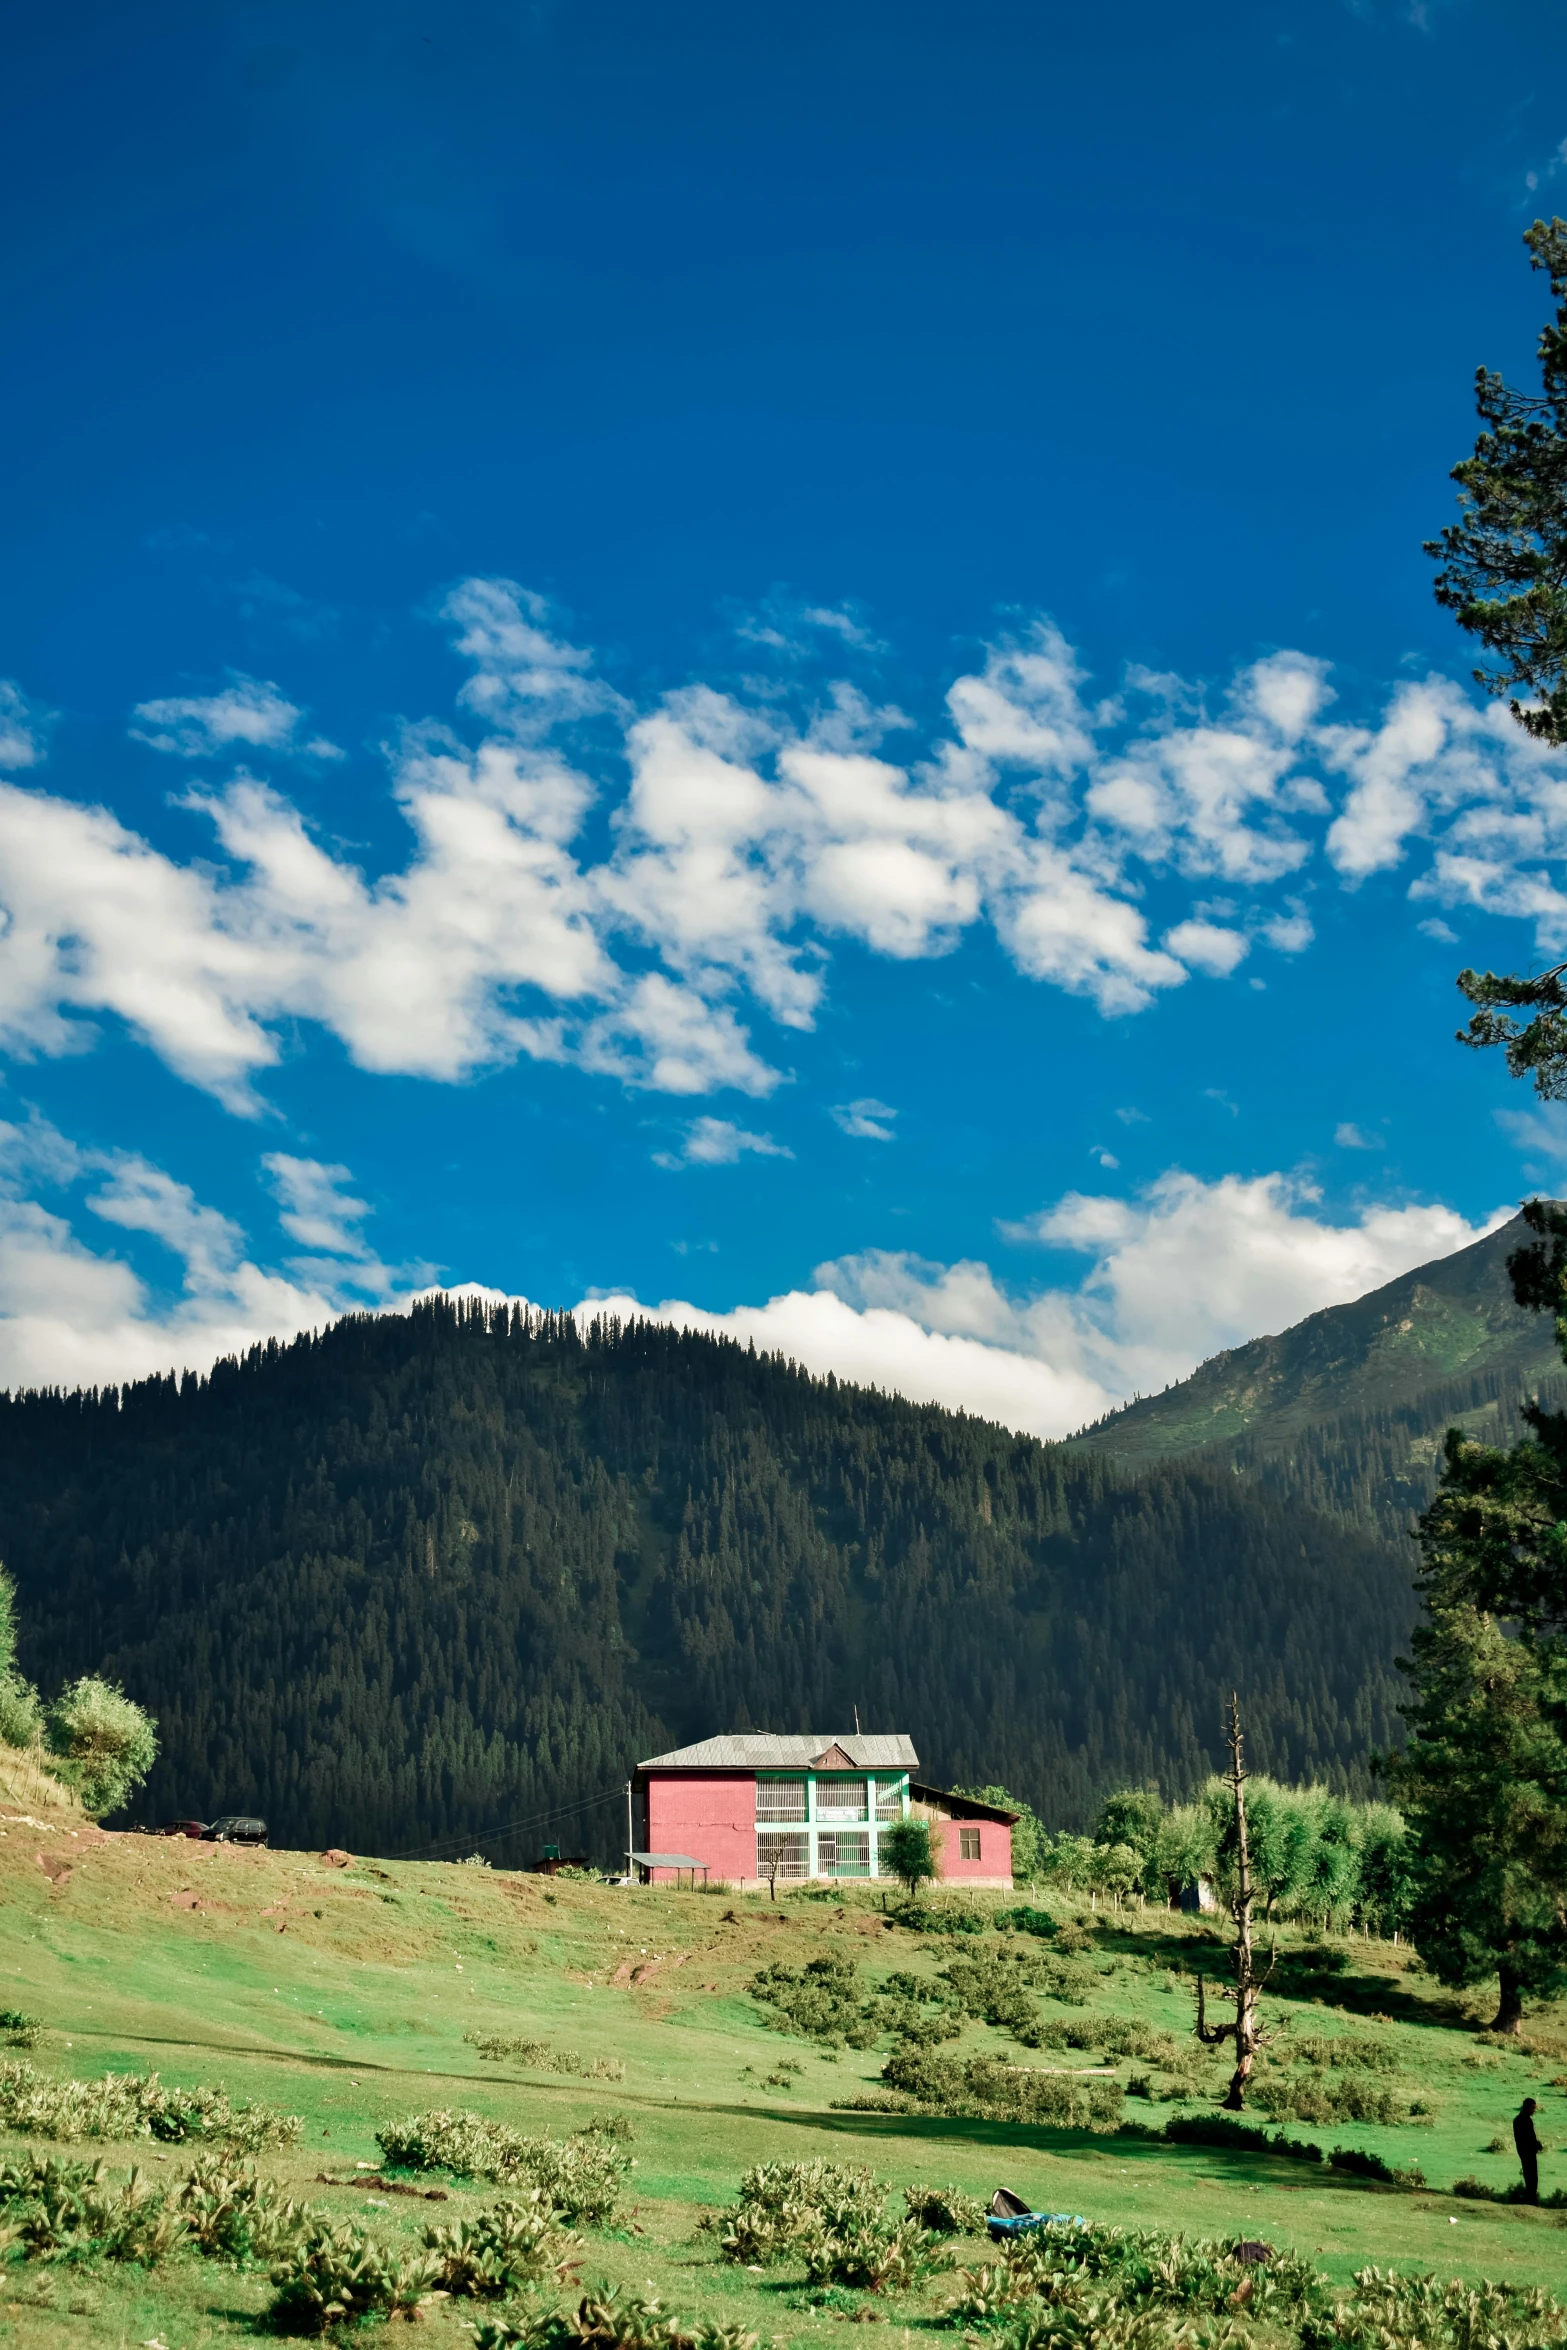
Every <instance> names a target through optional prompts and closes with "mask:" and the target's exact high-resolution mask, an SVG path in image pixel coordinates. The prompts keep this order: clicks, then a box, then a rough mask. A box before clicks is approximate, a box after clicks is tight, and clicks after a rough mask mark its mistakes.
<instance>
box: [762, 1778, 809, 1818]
mask: <svg viewBox="0 0 1567 2350" xmlns="http://www.w3.org/2000/svg"><path fill="white" fill-rule="evenodd" d="M756 1816H757V1818H758V1819H759V1820H803V1819H804V1817H805V1781H804V1780H803V1779H758V1780H757V1782H756Z"/></svg>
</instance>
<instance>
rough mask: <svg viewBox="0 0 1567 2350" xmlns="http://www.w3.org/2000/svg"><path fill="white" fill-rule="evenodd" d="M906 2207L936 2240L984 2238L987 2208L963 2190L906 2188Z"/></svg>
mask: <svg viewBox="0 0 1567 2350" xmlns="http://www.w3.org/2000/svg"><path fill="white" fill-rule="evenodd" d="M903 2201H904V2207H905V2209H906V2210H907V2212H908V2215H909V2217H910V2219H912V2220H917V2221H918V2222H919V2224H920V2226H921V2227H922V2228H925V2229H927V2230H928V2231H929V2233H930V2234H931V2235H933V2236H982V2235H983V2234H984V2233H985V2206H984V2205H983V2203H981V2202H980V2200H979V2198H978V2196H977V2195H966V2194H965V2193H964V2191H963V2189H962V2188H961V2187H905V2188H904V2190H903Z"/></svg>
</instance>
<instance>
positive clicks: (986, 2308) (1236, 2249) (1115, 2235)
mask: <svg viewBox="0 0 1567 2350" xmlns="http://www.w3.org/2000/svg"><path fill="white" fill-rule="evenodd" d="M1257 2249H1260V2250H1261V2251H1262V2254H1263V2257H1262V2258H1261V2260H1258V2259H1256V2258H1255V2256H1254V2254H1255V2251H1256V2250H1257ZM961 2276H962V2291H961V2293H960V2296H959V2298H958V2300H957V2302H956V2303H955V2304H954V2306H953V2308H952V2310H951V2312H950V2315H951V2316H952V2317H953V2318H954V2319H956V2320H958V2321H959V2322H961V2323H963V2324H965V2325H967V2326H969V2327H970V2328H976V2329H980V2330H983V2331H985V2332H987V2333H991V2334H999V2335H1000V2337H1001V2340H1002V2342H1003V2343H1010V2344H1014V2345H1016V2350H1043V2346H1044V2345H1045V2344H1046V2343H1059V2344H1061V2345H1062V2346H1063V2350H1065V2345H1067V2344H1076V2343H1079V2342H1082V2343H1085V2344H1087V2343H1090V2342H1091V2343H1092V2344H1093V2345H1095V2350H1108V2346H1109V2345H1113V2344H1120V2345H1122V2346H1123V2350H1130V2346H1131V2345H1133V2344H1142V2343H1145V2342H1146V2343H1155V2342H1158V2343H1162V2342H1164V2341H1178V2340H1190V2339H1191V2336H1190V2335H1189V2334H1187V2333H1186V2332H1184V2331H1178V2332H1175V2333H1171V2332H1170V2331H1169V2330H1168V2326H1167V2323H1166V2320H1167V2316H1168V2315H1173V2314H1174V2313H1177V2312H1181V2311H1186V2312H1190V2313H1192V2314H1195V2313H1197V2312H1199V2311H1208V2312H1214V2313H1217V2312H1219V2311H1226V2312H1229V2311H1233V2310H1234V2309H1236V2308H1238V2307H1239V2308H1244V2309H1245V2310H1246V2312H1247V2315H1248V2316H1250V2317H1262V2318H1263V2319H1264V2320H1265V2321H1267V2322H1270V2323H1274V2322H1278V2321H1284V2322H1288V2323H1291V2324H1293V2323H1296V2322H1298V2320H1299V2318H1300V2316H1301V2314H1302V2313H1304V2312H1307V2311H1310V2310H1312V2309H1315V2308H1319V2307H1321V2306H1323V2305H1324V2304H1325V2298H1326V2296H1325V2284H1324V2280H1323V2279H1321V2278H1320V2277H1318V2276H1317V2275H1316V2273H1315V2271H1314V2270H1312V2269H1311V2268H1310V2267H1308V2265H1307V2264H1306V2262H1305V2261H1303V2260H1299V2259H1297V2258H1295V2257H1294V2255H1292V2254H1288V2253H1283V2254H1281V2253H1275V2252H1273V2251H1271V2249H1270V2248H1268V2247H1260V2248H1256V2247H1253V2246H1252V2245H1251V2244H1250V2243H1248V2242H1246V2241H1245V2240H1244V2239H1239V2238H1229V2239H1226V2240H1222V2241H1216V2242H1215V2241H1206V2240H1200V2239H1196V2240H1194V2239H1191V2238H1188V2237H1184V2236H1164V2235H1160V2234H1157V2233H1155V2232H1154V2231H1153V2230H1131V2229H1125V2228H1101V2227H1089V2226H1087V2225H1086V2224H1085V2223H1083V2222H1081V2221H1072V2222H1066V2223H1061V2222H1057V2223H1053V2224H1051V2225H1049V2226H1046V2227H1043V2228H1036V2229H1034V2230H1033V2231H1032V2232H1031V2233H1030V2234H1029V2235H1026V2236H1020V2237H1017V2238H1015V2239H1014V2240H1013V2241H1012V2242H1011V2243H1010V2244H1009V2245H1008V2246H1007V2247H1006V2249H1005V2252H1004V2254H1003V2256H1002V2259H1001V2261H1000V2262H999V2263H994V2264H992V2263H987V2264H986V2265H985V2266H984V2267H982V2268H977V2269H965V2270H963V2271H962V2272H961ZM1041 2304H1042V2305H1043V2306H1042V2307H1041ZM1160 2326H1165V2328H1166V2330H1165V2331H1163V2332H1160V2331H1158V2330H1157V2329H1158V2328H1159V2327H1160Z"/></svg>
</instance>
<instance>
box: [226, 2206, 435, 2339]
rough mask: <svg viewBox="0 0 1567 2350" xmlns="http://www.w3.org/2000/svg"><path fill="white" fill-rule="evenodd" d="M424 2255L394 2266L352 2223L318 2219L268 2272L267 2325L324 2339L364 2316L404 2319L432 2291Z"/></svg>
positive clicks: (429, 2266)
mask: <svg viewBox="0 0 1567 2350" xmlns="http://www.w3.org/2000/svg"><path fill="white" fill-rule="evenodd" d="M438 2273H439V2270H438V2265H437V2263H436V2262H435V2261H434V2260H432V2259H431V2258H430V2256H429V2255H428V2254H425V2255H423V2256H422V2257H419V2258H416V2259H414V2260H408V2261H398V2260H395V2259H394V2258H392V2256H391V2255H390V2254H389V2253H388V2252H386V2251H385V2249H384V2248H383V2247H382V2246H380V2245H378V2244H376V2243H375V2242H374V2241H373V2240H372V2239H371V2238H370V2237H369V2236H367V2235H366V2234H365V2232H364V2230H363V2228H360V2227H356V2226H354V2225H353V2224H352V2223H351V2222H350V2223H349V2224H347V2225H345V2226H336V2225H334V2224H333V2223H332V2222H331V2221H330V2220H325V2219H318V2220H317V2221H315V2223H314V2224H313V2225H312V2226H310V2227H308V2228H306V2229H305V2230H303V2232H302V2233H301V2234H300V2236H299V2237H298V2239H297V2240H296V2242H295V2243H294V2244H292V2245H291V2246H290V2248H289V2250H288V2251H287V2253H286V2254H285V2255H284V2257H283V2258H282V2259H281V2260H280V2261H279V2263H278V2265H277V2267H276V2268H274V2269H273V2271H272V2285H273V2294H272V2299H271V2301H270V2303H269V2304H268V2307H267V2322H268V2324H269V2325H270V2326H271V2327H272V2329H273V2331H274V2332H275V2333H279V2334H324V2333H325V2332H326V2331H327V2330H328V2328H329V2327H332V2326H339V2325H351V2324H353V2323H355V2322H356V2321H357V2320H358V2319H360V2318H365V2317H407V2316H412V2315H413V2313H414V2312H415V2311H416V2310H417V2309H418V2306H419V2304H420V2302H421V2301H422V2300H423V2299H424V2297H425V2296H426V2294H428V2293H430V2292H432V2291H433V2290H434V2288H435V2280H436V2277H437V2275H438Z"/></svg>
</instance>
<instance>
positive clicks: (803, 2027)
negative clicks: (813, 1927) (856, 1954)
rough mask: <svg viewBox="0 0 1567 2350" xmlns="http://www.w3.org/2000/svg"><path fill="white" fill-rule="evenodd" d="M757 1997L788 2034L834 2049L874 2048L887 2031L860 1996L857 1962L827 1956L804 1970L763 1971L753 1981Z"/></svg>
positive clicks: (777, 1968) (773, 1968) (776, 1968)
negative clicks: (799, 2035)
mask: <svg viewBox="0 0 1567 2350" xmlns="http://www.w3.org/2000/svg"><path fill="white" fill-rule="evenodd" d="M749 1988H750V1991H751V1996H752V1997H753V1999H759V2000H761V2001H762V2003H763V2005H764V2006H767V2007H770V2008H772V2010H773V2014H774V2020H775V2021H776V2023H777V2025H778V2028H779V2029H780V2030H783V2031H790V2032H798V2033H800V2034H801V2035H802V2036H803V2037H804V2038H806V2039H809V2040H825V2041H826V2042H827V2043H828V2044H829V2045H830V2046H831V2047H834V2048H844V2047H848V2048H869V2047H871V2046H872V2045H873V2043H874V2042H875V2040H876V2039H877V2037H878V2036H879V2034H880V2033H881V2032H882V2030H883V2029H884V2028H885V2027H884V2026H883V2024H882V2023H881V2021H880V2020H879V2018H878V2017H877V2015H876V2014H875V2012H874V2009H873V2008H872V2007H871V2006H869V2005H868V2004H867V2002H866V2000H865V1998H864V1996H863V1994H862V1992H861V1988H860V1983H859V1970H858V1968H857V1967H856V1965H855V1962H854V1960H853V1959H852V1958H846V1957H842V1958H841V1957H839V1956H837V1955H836V1954H835V1953H832V1952H826V1953H824V1954H823V1955H822V1956H821V1957H820V1958H812V1959H807V1961H806V1963H805V1965H804V1966H803V1967H791V1966H784V1965H783V1964H781V1963H780V1964H778V1965H776V1966H768V1967H763V1968H762V1970H761V1972H760V1973H759V1974H756V1975H753V1976H752V1978H751V1982H750V1986H749Z"/></svg>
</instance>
